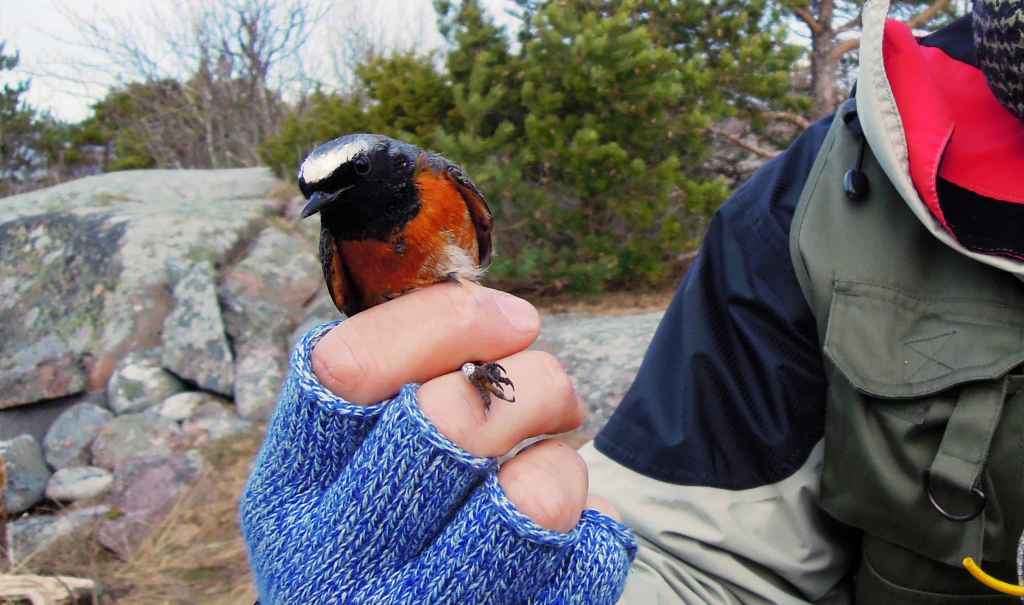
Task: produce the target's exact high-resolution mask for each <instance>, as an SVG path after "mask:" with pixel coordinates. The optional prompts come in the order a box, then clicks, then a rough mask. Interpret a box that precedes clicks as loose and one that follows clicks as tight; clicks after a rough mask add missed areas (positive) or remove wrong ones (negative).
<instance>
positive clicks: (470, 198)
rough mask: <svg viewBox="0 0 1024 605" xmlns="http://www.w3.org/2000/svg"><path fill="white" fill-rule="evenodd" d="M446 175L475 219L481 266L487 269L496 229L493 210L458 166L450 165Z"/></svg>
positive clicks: (474, 224)
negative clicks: (492, 215)
mask: <svg viewBox="0 0 1024 605" xmlns="http://www.w3.org/2000/svg"><path fill="white" fill-rule="evenodd" d="M446 174H447V175H448V178H450V179H451V180H452V182H453V183H455V188H456V189H458V190H459V193H460V194H461V195H462V199H463V201H465V202H466V208H468V209H469V216H470V217H471V218H472V219H473V226H475V227H476V242H477V249H478V250H479V253H480V266H481V267H483V268H486V267H487V266H488V265H490V264H491V229H492V228H493V227H494V219H493V218H492V217H491V209H490V208H489V207H488V206H487V198H485V197H484V194H483V193H481V192H480V190H479V189H477V187H476V185H475V184H474V183H473V181H471V180H469V177H468V176H466V173H465V172H463V171H462V169H461V168H459V167H458V166H455V165H454V164H449V165H448V166H447V168H446Z"/></svg>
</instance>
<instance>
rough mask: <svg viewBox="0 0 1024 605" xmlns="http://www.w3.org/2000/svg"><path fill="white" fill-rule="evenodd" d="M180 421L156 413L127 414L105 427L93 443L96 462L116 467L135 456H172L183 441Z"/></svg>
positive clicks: (104, 465) (96, 463) (93, 455)
mask: <svg viewBox="0 0 1024 605" xmlns="http://www.w3.org/2000/svg"><path fill="white" fill-rule="evenodd" d="M181 439H182V436H181V428H180V427H178V423H177V422H175V421H173V420H171V419H169V418H164V417H163V416H160V415H159V414H155V413H152V412H142V413H139V414H125V415H124V416H118V417H117V418H114V419H113V420H112V421H111V422H110V424H108V425H107V426H105V427H103V429H102V430H101V431H100V433H99V435H97V436H96V439H95V440H94V441H93V442H92V463H93V464H94V465H96V466H101V467H103V468H107V469H112V468H114V467H116V466H117V465H119V464H122V463H124V462H127V461H128V460H131V459H133V458H139V457H143V456H151V455H164V456H166V455H169V454H170V453H171V451H172V450H174V448H175V447H177V446H178V445H179V443H180V442H181Z"/></svg>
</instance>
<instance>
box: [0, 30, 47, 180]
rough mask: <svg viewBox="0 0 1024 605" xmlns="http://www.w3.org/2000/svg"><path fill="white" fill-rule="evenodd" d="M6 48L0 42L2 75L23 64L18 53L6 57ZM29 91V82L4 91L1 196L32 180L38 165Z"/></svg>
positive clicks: (0, 109) (0, 139) (1, 104)
mask: <svg viewBox="0 0 1024 605" xmlns="http://www.w3.org/2000/svg"><path fill="white" fill-rule="evenodd" d="M4 48H5V42H4V41H2V40H0V73H3V72H5V71H11V70H13V69H15V68H16V67H17V66H18V61H19V56H18V54H17V53H14V54H11V55H7V54H4ZM28 87H29V82H28V81H27V80H25V81H21V82H18V83H16V84H13V85H12V84H4V85H3V88H2V89H0V193H4V192H5V191H6V190H8V189H11V188H12V187H13V186H14V184H15V183H16V182H18V181H22V180H25V179H27V178H29V177H30V175H29V174H28V172H30V171H31V170H32V168H33V165H34V164H35V163H37V161H38V157H36V156H37V153H36V152H35V151H34V150H33V147H34V139H35V136H34V132H33V123H34V122H35V118H36V112H35V111H34V110H33V109H32V108H31V107H29V106H28V103H26V101H25V99H24V95H25V93H26V92H28Z"/></svg>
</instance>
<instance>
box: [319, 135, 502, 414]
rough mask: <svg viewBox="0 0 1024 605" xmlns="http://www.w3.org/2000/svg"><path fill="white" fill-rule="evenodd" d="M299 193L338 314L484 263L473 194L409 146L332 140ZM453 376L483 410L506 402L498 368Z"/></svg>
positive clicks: (445, 167)
mask: <svg viewBox="0 0 1024 605" xmlns="http://www.w3.org/2000/svg"><path fill="white" fill-rule="evenodd" d="M299 189H300V190H301V191H302V195H303V196H305V198H306V200H307V203H306V207H305V208H304V209H303V211H302V217H303V218H305V217H308V216H311V215H313V214H316V213H319V214H320V262H321V264H322V266H323V272H324V280H325V281H326V282H327V289H328V291H329V292H330V294H331V299H332V300H333V301H334V304H335V306H336V307H338V309H339V310H340V311H341V312H342V313H344V314H345V315H349V316H351V315H354V314H356V313H359V312H360V311H363V310H365V309H368V308H370V307H372V306H374V305H377V304H380V303H382V302H386V301H388V300H391V299H393V298H396V297H398V296H401V295H402V294H405V293H406V292H410V291H412V290H415V289H417V288H422V287H425V286H429V285H432V284H436V283H439V282H445V281H450V282H454V283H456V284H458V283H459V282H460V280H463V279H465V280H469V281H473V282H477V281H479V279H480V277H481V275H482V274H483V271H484V270H485V269H486V268H487V266H488V265H489V264H490V260H491V228H492V224H493V220H492V217H491V211H490V208H488V206H487V200H486V199H485V198H484V195H483V193H481V192H480V190H479V189H478V188H477V186H476V185H475V184H473V181H471V180H470V179H469V177H468V176H466V174H465V173H464V172H463V171H462V169H461V168H459V167H458V166H456V165H455V164H453V163H452V162H450V161H449V160H447V159H446V158H444V157H442V156H440V155H437V154H435V153H430V152H427V151H423V150H422V149H420V148H418V147H416V146H415V145H411V144H409V143H405V142H403V141H399V140H396V139H393V138H390V137H386V136H383V135H379V134H350V135H345V136H343V137H339V138H337V139H334V140H332V141H329V142H327V143H324V144H323V145H320V146H319V147H317V148H316V149H314V150H313V151H312V153H310V154H309V155H308V156H307V157H306V159H305V160H303V162H302V166H301V167H300V168H299ZM462 372H463V374H464V375H465V376H466V377H467V378H468V379H469V381H470V382H471V383H472V384H473V385H474V386H475V387H476V388H477V390H478V391H479V392H480V397H481V398H482V399H483V401H484V406H485V408H489V407H490V402H491V398H490V396H491V395H494V396H495V397H497V398H499V399H502V400H504V401H508V402H514V401H515V395H514V391H515V387H514V385H513V384H512V381H511V380H509V379H508V377H507V376H506V374H505V369H504V368H503V367H502V366H500V365H498V364H496V363H483V362H468V363H466V364H464V365H463V366H462ZM505 386H508V387H509V388H511V389H512V391H513V394H512V395H508V394H506V393H505V388H504V387H505Z"/></svg>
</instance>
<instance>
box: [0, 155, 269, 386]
mask: <svg viewBox="0 0 1024 605" xmlns="http://www.w3.org/2000/svg"><path fill="white" fill-rule="evenodd" d="M274 186H275V181H274V179H273V176H272V175H271V174H270V172H269V171H268V170H266V169H265V168H250V169H241V170H151V171H141V170H139V171H127V172H112V173H108V174H103V175H99V176H95V177H88V178H83V179H78V180H75V181H70V182H68V183H64V184H62V185H58V186H56V187H51V188H48V189H42V190H38V191H33V192H30V193H25V194H22V195H15V196H11V197H7V198H4V201H3V204H0V375H2V379H0V382H2V384H3V388H2V389H0V390H3V391H4V397H5V402H6V403H5V404H4V405H10V404H12V403H15V404H23V403H32V402H34V401H38V400H39V399H41V398H43V397H41V396H40V392H42V394H43V395H44V396H46V397H56V396H60V395H64V394H69V393H72V392H75V391H76V390H82V388H83V386H82V385H83V384H85V386H86V387H87V388H88V390H100V389H102V388H103V387H105V386H106V383H107V379H108V378H109V377H110V374H111V372H112V371H113V369H114V366H115V365H116V364H117V361H118V360H120V359H121V358H122V357H124V355H125V353H126V352H128V351H132V350H136V349H140V348H146V347H151V346H155V345H157V344H159V342H160V332H161V330H162V328H163V323H164V318H165V317H166V315H167V314H168V313H169V312H170V310H171V307H172V300H171V297H170V295H169V289H168V284H169V280H168V276H167V271H166V266H167V264H168V262H169V261H172V260H177V261H180V262H181V263H183V264H194V263H196V262H200V261H203V260H206V261H210V262H212V263H214V264H215V265H224V264H227V263H228V262H230V260H231V259H232V258H233V257H234V255H236V254H237V253H238V251H239V250H241V249H243V248H244V246H245V244H246V243H247V242H248V241H250V240H252V238H253V237H254V236H255V234H257V233H259V231H260V230H262V229H263V227H265V226H266V224H267V222H268V221H267V219H268V218H269V217H270V216H273V215H274V214H276V213H277V212H279V211H280V204H278V203H277V202H274V201H273V200H271V199H270V192H271V190H272V189H273V188H274ZM27 352H31V355H30V357H31V356H35V358H36V359H37V360H38V361H39V362H40V363H41V362H46V363H42V365H40V363H34V364H33V363H25V362H24V361H25V360H24V357H25V356H26V355H27V354H28V353H27ZM58 370H59V372H58ZM83 377H84V378H85V383H83ZM86 383H87V384H86ZM12 385H13V386H16V387H18V388H12ZM19 385H20V386H19ZM30 386H31V388H29V387H30Z"/></svg>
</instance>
